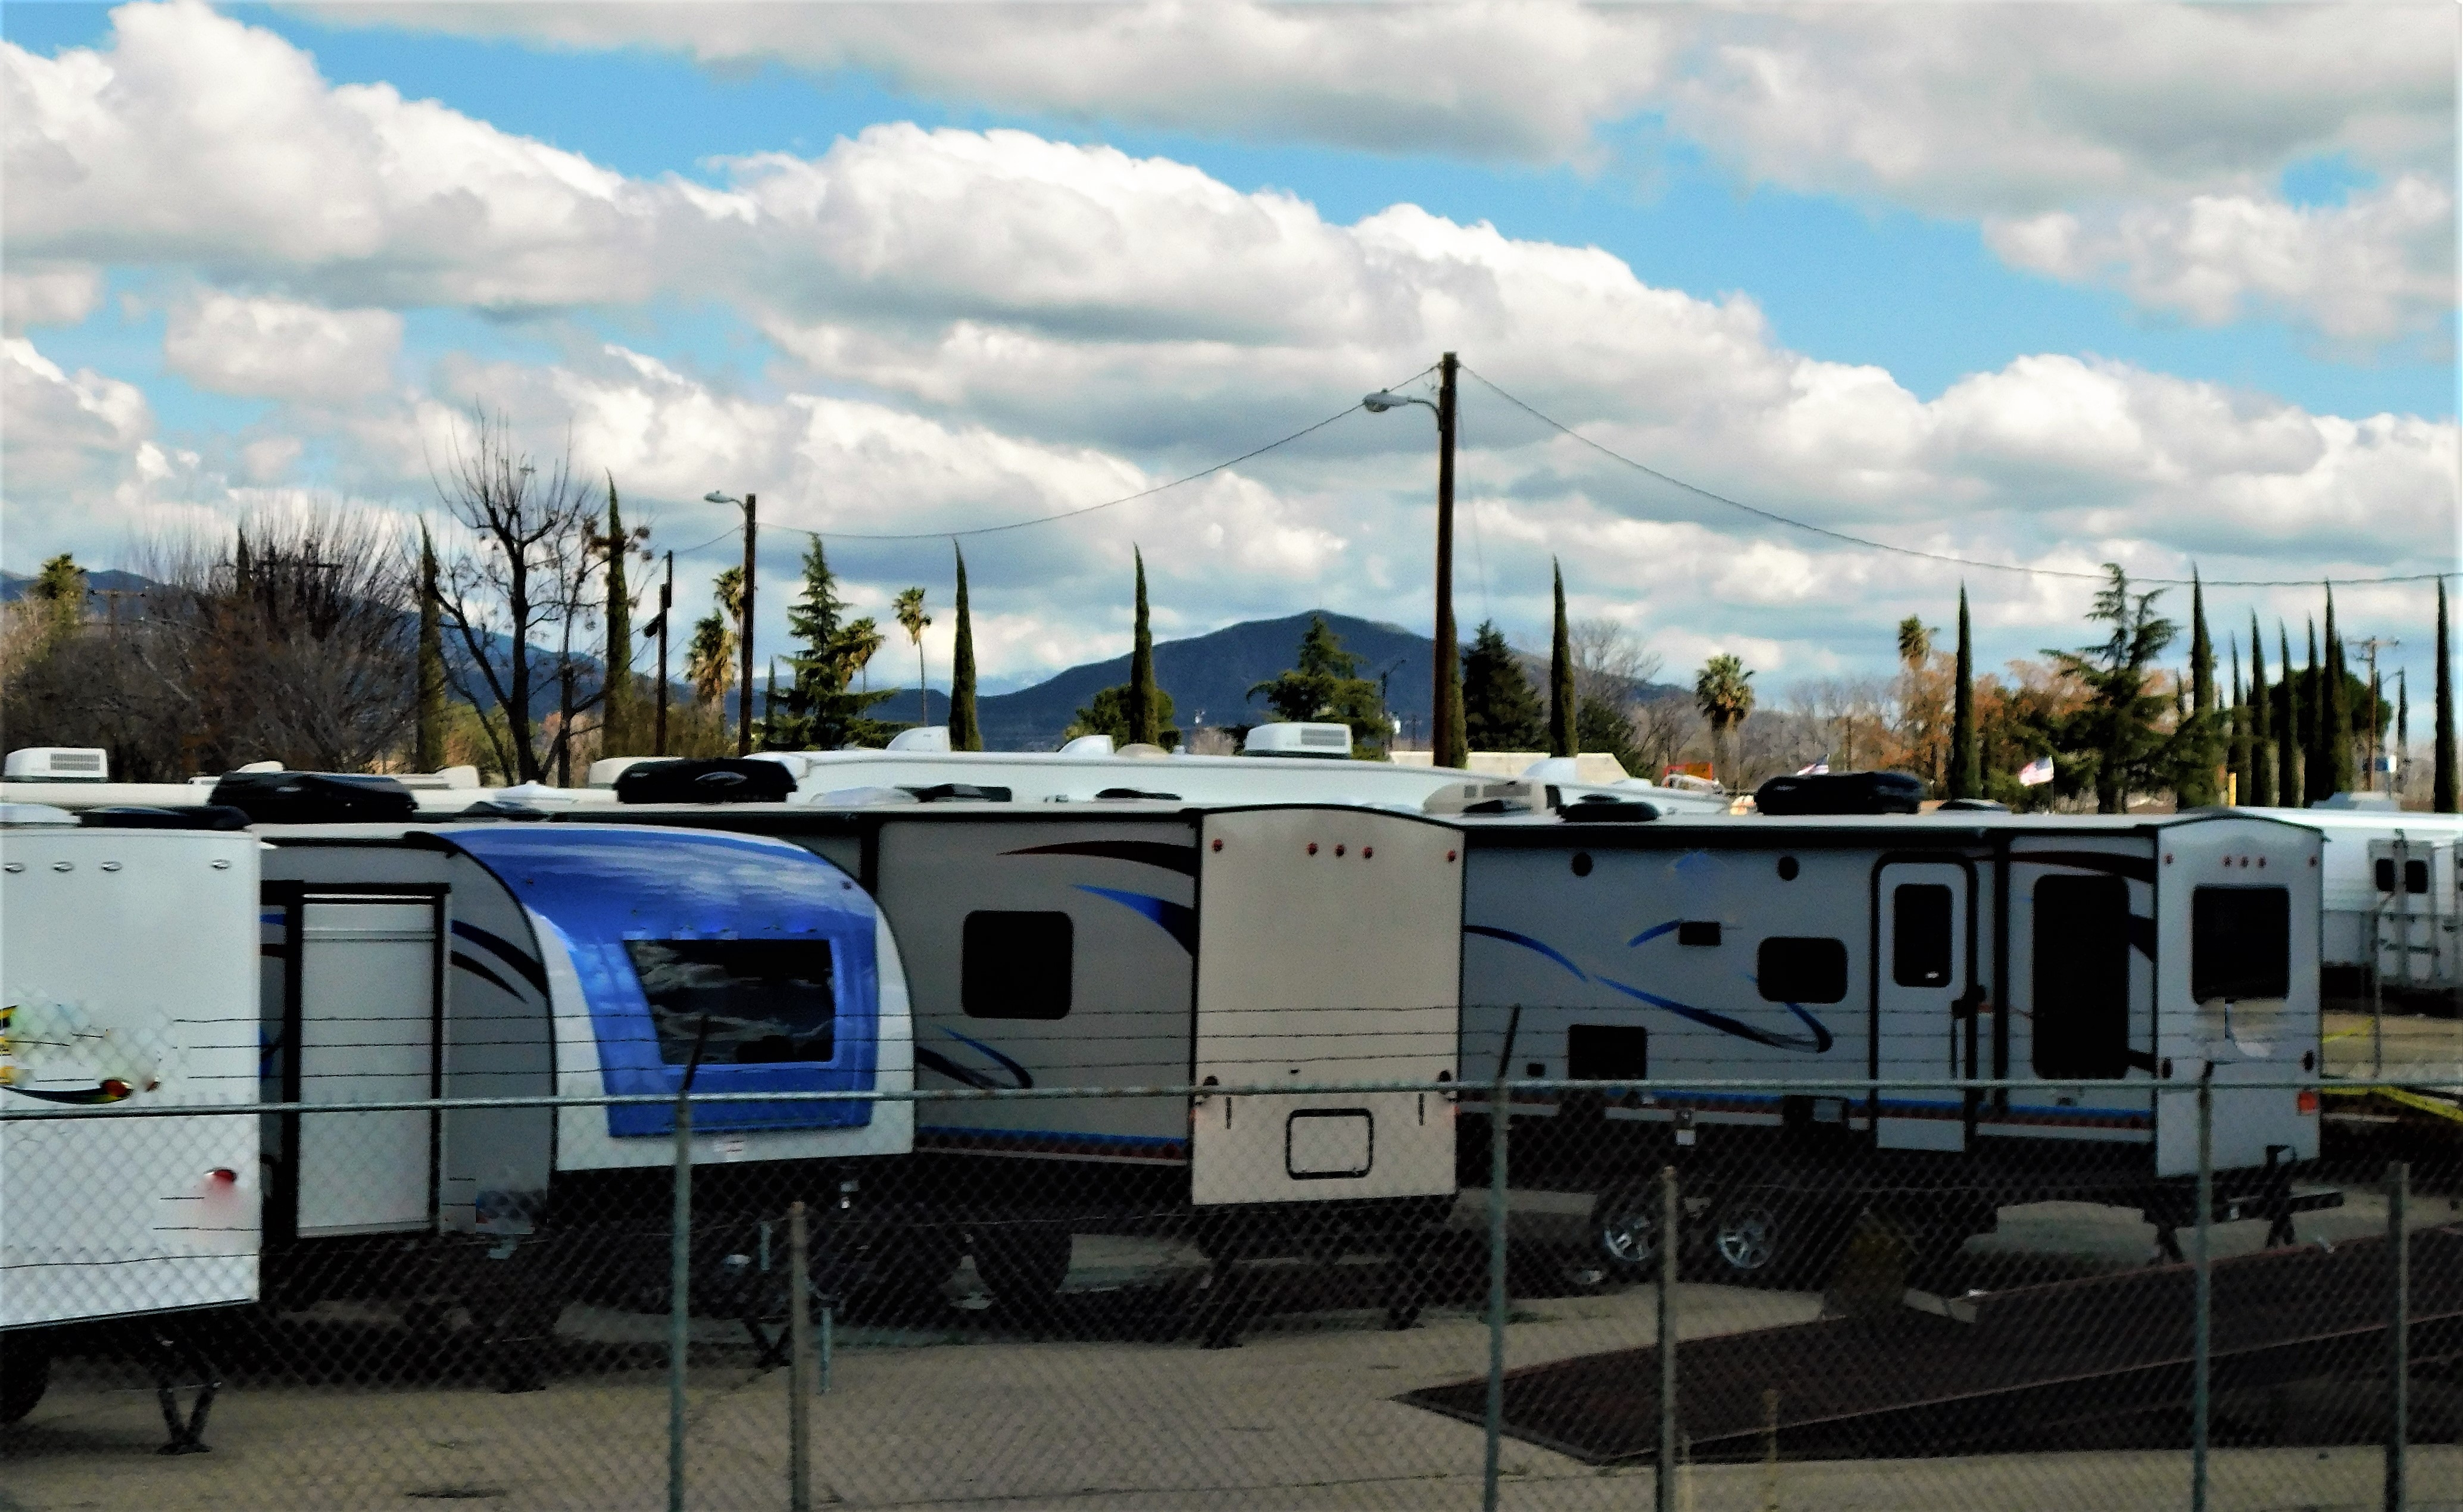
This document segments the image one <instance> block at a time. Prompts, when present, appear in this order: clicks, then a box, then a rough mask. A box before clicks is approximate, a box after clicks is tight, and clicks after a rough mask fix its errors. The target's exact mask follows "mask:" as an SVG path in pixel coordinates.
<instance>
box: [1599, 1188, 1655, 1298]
mask: <svg viewBox="0 0 2463 1512" xmlns="http://www.w3.org/2000/svg"><path fill="white" fill-rule="evenodd" d="M1660 1203H1661V1198H1660V1195H1659V1188H1658V1186H1657V1185H1655V1184H1653V1183H1649V1182H1642V1181H1634V1182H1627V1183H1624V1184H1623V1185H1619V1186H1612V1187H1609V1188H1608V1189H1607V1190H1605V1191H1603V1192H1602V1193H1601V1194H1600V1195H1599V1196H1598V1197H1597V1198H1595V1199H1592V1202H1591V1227H1590V1244H1589V1253H1588V1254H1587V1255H1586V1256H1585V1257H1584V1258H1585V1259H1586V1260H1588V1261H1589V1262H1590V1263H1591V1264H1595V1265H1597V1266H1598V1267H1599V1268H1600V1269H1601V1270H1602V1271H1603V1272H1604V1273H1605V1276H1606V1279H1607V1280H1609V1281H1614V1282H1624V1281H1641V1280H1645V1279H1647V1278H1648V1277H1650V1276H1651V1275H1653V1274H1655V1273H1656V1272H1657V1271H1658V1269H1659V1242H1660V1226H1661V1225H1660Z"/></svg>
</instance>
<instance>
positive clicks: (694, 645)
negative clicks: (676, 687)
mask: <svg viewBox="0 0 2463 1512" xmlns="http://www.w3.org/2000/svg"><path fill="white" fill-rule="evenodd" d="M734 670H735V636H734V633H733V632H731V631H730V630H729V629H728V628H727V621H726V620H725V619H724V618H722V617H721V616H719V614H718V612H717V611H715V610H713V611H711V612H710V613H708V614H707V615H704V616H702V617H701V618H700V620H699V621H697V622H696V623H695V624H694V625H693V629H692V639H691V640H689V641H687V643H686V645H685V677H686V679H687V680H688V681H690V682H691V683H692V689H693V696H694V697H695V698H698V699H700V700H701V702H703V703H704V704H705V705H706V706H708V707H710V708H713V709H724V708H725V707H726V704H727V683H728V677H729V675H730V673H732V672H733V671H734Z"/></svg>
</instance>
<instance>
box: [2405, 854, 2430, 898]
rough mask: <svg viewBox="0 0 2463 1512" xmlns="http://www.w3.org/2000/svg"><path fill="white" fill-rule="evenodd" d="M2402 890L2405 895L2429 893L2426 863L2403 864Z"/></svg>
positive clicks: (2427, 866)
mask: <svg viewBox="0 0 2463 1512" xmlns="http://www.w3.org/2000/svg"><path fill="white" fill-rule="evenodd" d="M2403 890H2404V891H2405V892H2407V893H2426V892H2428V891H2429V863H2428V862H2426V861H2406V862H2405V863H2403Z"/></svg>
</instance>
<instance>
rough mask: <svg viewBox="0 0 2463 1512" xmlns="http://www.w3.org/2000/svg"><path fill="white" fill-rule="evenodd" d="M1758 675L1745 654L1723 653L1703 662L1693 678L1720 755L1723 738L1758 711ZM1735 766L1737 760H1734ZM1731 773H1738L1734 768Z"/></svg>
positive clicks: (1713, 751) (1695, 701) (1715, 752)
mask: <svg viewBox="0 0 2463 1512" xmlns="http://www.w3.org/2000/svg"><path fill="white" fill-rule="evenodd" d="M1753 678H1754V675H1753V674H1752V673H1750V672H1748V671H1746V670H1745V663H1744V661H1743V659H1741V658H1738V657H1734V656H1730V655H1728V654H1726V653H1724V652H1723V653H1721V654H1720V655H1718V656H1715V657H1712V658H1711V659H1710V660H1708V661H1706V662H1704V663H1702V671H1701V673H1700V674H1699V675H1698V676H1696V677H1695V678H1694V680H1693V706H1694V707H1696V708H1698V709H1700V710H1701V711H1702V718H1703V719H1704V720H1705V721H1707V722H1708V723H1709V724H1710V726H1711V759H1712V760H1713V761H1716V760H1717V759H1718V754H1719V741H1720V738H1721V737H1722V736H1724V735H1726V734H1727V733H1728V732H1729V731H1730V730H1733V729H1734V728H1735V727H1736V726H1737V725H1739V724H1743V723H1744V722H1745V716H1746V715H1748V714H1751V713H1752V712H1753V711H1754V682H1753ZM1730 765H1731V766H1732V767H1733V763H1731V764H1730ZM1728 775H1729V776H1731V777H1733V776H1734V773H1733V771H1731V772H1730V773H1729V774H1728Z"/></svg>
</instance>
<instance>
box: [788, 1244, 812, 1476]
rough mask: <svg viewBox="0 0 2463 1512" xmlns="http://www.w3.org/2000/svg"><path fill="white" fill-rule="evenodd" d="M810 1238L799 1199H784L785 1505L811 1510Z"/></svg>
mask: <svg viewBox="0 0 2463 1512" xmlns="http://www.w3.org/2000/svg"><path fill="white" fill-rule="evenodd" d="M812 1274H813V1265H812V1239H811V1236H810V1234H809V1233H808V1231H807V1228H806V1224H805V1221H804V1204H803V1203H801V1202H790V1203H788V1204H787V1506H788V1508H789V1512H813V1420H812V1416H811V1414H812V1410H813V1404H812V1396H813V1305H812V1303H811V1301H810V1299H809V1288H810V1286H811V1285H812Z"/></svg>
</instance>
